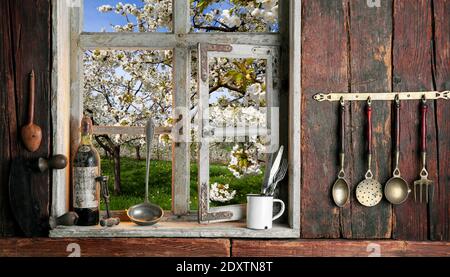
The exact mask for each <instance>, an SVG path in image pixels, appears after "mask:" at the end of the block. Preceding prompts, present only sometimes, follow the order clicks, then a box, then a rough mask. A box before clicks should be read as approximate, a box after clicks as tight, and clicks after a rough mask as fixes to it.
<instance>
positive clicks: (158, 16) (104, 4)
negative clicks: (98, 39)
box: [83, 0, 172, 32]
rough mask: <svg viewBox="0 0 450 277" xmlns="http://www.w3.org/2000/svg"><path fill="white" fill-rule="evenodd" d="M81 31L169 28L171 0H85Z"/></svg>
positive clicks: (162, 30)
mask: <svg viewBox="0 0 450 277" xmlns="http://www.w3.org/2000/svg"><path fill="white" fill-rule="evenodd" d="M83 31H85V32H170V31H172V0H122V1H117V0H106V1H104V0H102V1H100V0H86V1H84V28H83Z"/></svg>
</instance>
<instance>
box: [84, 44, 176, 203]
mask: <svg viewBox="0 0 450 277" xmlns="http://www.w3.org/2000/svg"><path fill="white" fill-rule="evenodd" d="M172 91H173V84H172V51H170V50H158V51H140V50H137V51H124V50H92V51H87V52H85V55H84V95H83V101H84V103H83V104H84V113H85V114H86V115H89V116H91V117H92V119H93V122H94V125H102V126H115V127H118V126H120V127H125V128H126V127H130V126H145V123H146V121H147V119H148V118H150V117H151V118H152V119H153V122H154V123H155V126H156V127H157V128H156V134H155V137H154V138H153V145H152V163H151V173H150V183H149V191H150V194H149V196H150V201H152V202H154V203H155V204H158V205H160V206H162V207H163V208H164V209H170V208H171V175H172V174H171V151H172V150H171V141H170V137H169V136H168V135H167V134H158V132H159V130H160V129H161V128H159V127H166V126H170V124H171V114H172ZM94 140H95V145H96V147H97V149H99V152H100V155H101V157H102V169H103V173H104V174H106V175H109V176H110V177H111V181H110V185H111V192H113V191H114V192H115V193H114V194H113V193H112V194H113V195H112V198H111V208H112V209H119V210H123V209H127V208H129V207H130V206H131V205H132V204H137V203H141V202H143V200H144V186H145V156H146V155H145V154H146V151H145V149H146V144H145V143H146V142H145V137H144V135H127V134H126V130H123V133H122V134H116V133H107V134H96V135H95V136H94ZM117 172H120V174H118V173H117Z"/></svg>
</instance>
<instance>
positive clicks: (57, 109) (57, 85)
mask: <svg viewBox="0 0 450 277" xmlns="http://www.w3.org/2000/svg"><path fill="white" fill-rule="evenodd" d="M52 37H53V41H52V43H53V45H52V57H53V61H52V62H53V65H52V96H51V112H52V130H53V131H52V141H53V147H52V152H53V153H55V154H63V155H65V156H66V157H70V113H68V112H67V111H70V9H69V7H68V6H67V1H56V0H52ZM52 174H53V178H52V211H51V214H52V215H53V216H60V215H62V214H64V213H65V212H66V211H67V210H68V209H69V205H68V202H67V201H66V199H67V198H68V197H69V191H70V188H69V185H70V165H69V166H67V167H66V168H65V169H64V170H54V171H53V172H52Z"/></svg>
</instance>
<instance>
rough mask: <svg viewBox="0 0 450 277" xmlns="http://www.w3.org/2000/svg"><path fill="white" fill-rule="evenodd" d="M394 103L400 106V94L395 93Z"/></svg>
mask: <svg viewBox="0 0 450 277" xmlns="http://www.w3.org/2000/svg"><path fill="white" fill-rule="evenodd" d="M395 104H397V106H400V95H398V94H396V95H395Z"/></svg>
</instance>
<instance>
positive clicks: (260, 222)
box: [247, 194, 285, 230]
mask: <svg viewBox="0 0 450 277" xmlns="http://www.w3.org/2000/svg"><path fill="white" fill-rule="evenodd" d="M274 203H280V205H281V210H280V212H279V213H278V214H276V215H275V216H273V204H274ZM284 209H285V205H284V202H283V201H282V200H280V199H273V196H266V195H260V194H247V228H250V229H256V230H265V229H271V228H272V221H274V220H276V219H278V218H279V217H280V216H281V215H282V214H283V213H284Z"/></svg>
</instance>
